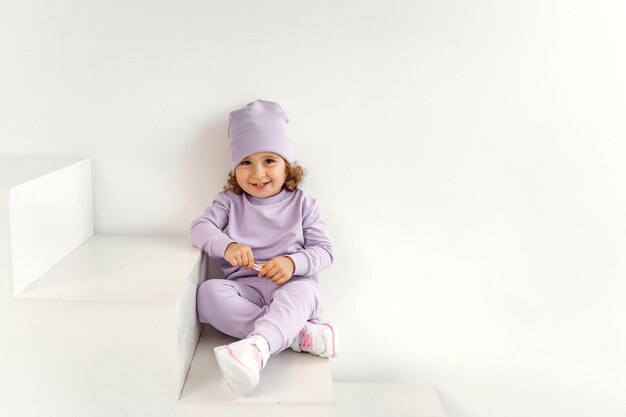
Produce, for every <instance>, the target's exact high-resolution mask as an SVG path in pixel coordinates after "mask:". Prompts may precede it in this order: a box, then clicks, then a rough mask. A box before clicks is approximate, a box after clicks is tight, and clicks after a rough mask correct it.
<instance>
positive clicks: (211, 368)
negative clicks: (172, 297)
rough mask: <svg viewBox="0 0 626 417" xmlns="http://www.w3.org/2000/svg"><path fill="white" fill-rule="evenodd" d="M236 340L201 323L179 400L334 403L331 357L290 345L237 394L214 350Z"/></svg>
mask: <svg viewBox="0 0 626 417" xmlns="http://www.w3.org/2000/svg"><path fill="white" fill-rule="evenodd" d="M236 340H237V339H235V338H233V337H230V336H227V335H225V334H223V333H221V332H219V331H217V330H215V329H214V328H213V327H212V326H210V325H206V326H204V330H203V332H202V337H201V338H200V343H199V344H198V348H197V350H196V354H195V356H194V359H193V363H192V365H191V369H190V370H189V375H188V377H187V383H186V384H185V389H184V390H183V394H182V396H181V401H182V402H185V403H205V404H225V405H228V404H263V403H275V404H278V403H281V404H319V405H322V406H328V405H333V404H334V402H335V394H334V390H333V383H332V374H331V371H330V363H329V361H330V360H329V359H327V358H321V357H319V356H314V355H310V354H308V353H298V352H294V351H293V350H291V349H287V350H284V351H282V352H280V353H279V354H277V355H274V356H272V357H271V358H270V360H269V361H268V363H267V366H266V367H265V368H264V369H263V371H262V372H261V381H260V382H259V385H258V386H257V388H256V389H255V390H254V391H253V392H251V393H250V395H248V396H246V397H237V396H236V395H235V394H234V392H233V391H232V390H231V389H230V388H229V387H228V384H227V383H226V381H225V380H224V379H223V378H222V374H221V373H220V370H219V367H218V365H217V361H216V359H215V354H214V353H213V348H214V347H215V346H220V345H224V344H228V343H231V342H234V341H236ZM322 408H324V407H322Z"/></svg>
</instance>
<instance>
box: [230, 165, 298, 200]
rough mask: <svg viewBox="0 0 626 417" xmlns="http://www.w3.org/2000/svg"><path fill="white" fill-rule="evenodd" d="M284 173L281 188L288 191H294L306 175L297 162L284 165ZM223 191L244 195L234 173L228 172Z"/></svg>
mask: <svg viewBox="0 0 626 417" xmlns="http://www.w3.org/2000/svg"><path fill="white" fill-rule="evenodd" d="M285 172H286V173H287V177H286V178H285V184H283V188H286V189H287V190H288V191H294V190H295V189H296V188H298V186H299V185H300V183H301V182H302V180H303V179H304V177H305V175H306V171H305V170H304V168H302V167H301V166H300V165H298V163H297V162H294V163H293V164H289V163H287V164H285ZM224 191H232V192H233V193H235V194H238V195H241V194H243V193H244V191H243V189H242V188H241V187H240V186H239V184H238V183H237V177H236V175H235V171H230V172H229V173H228V180H227V181H226V185H224Z"/></svg>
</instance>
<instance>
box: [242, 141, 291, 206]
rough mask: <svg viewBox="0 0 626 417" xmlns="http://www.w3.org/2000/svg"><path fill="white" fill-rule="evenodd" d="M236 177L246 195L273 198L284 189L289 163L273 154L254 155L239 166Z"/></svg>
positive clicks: (260, 153) (249, 156)
mask: <svg viewBox="0 0 626 417" xmlns="http://www.w3.org/2000/svg"><path fill="white" fill-rule="evenodd" d="M235 177H236V178H237V183H238V184H239V186H240V187H241V188H242V189H243V190H244V191H245V192H246V193H248V194H250V195H252V196H254V197H257V198H267V197H271V196H274V195H276V194H278V193H279V192H280V190H282V189H283V184H284V183H285V179H286V178H287V163H286V162H285V160H284V159H283V158H281V157H280V156H278V155H276V154H275V153H272V152H257V153H253V154H252V155H248V156H246V157H245V158H244V159H243V160H242V161H241V162H240V163H239V165H237V168H235Z"/></svg>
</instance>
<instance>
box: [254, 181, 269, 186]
mask: <svg viewBox="0 0 626 417" xmlns="http://www.w3.org/2000/svg"><path fill="white" fill-rule="evenodd" d="M269 183H270V182H269V181H267V182H260V183H258V184H254V183H253V184H252V185H254V186H255V187H265V186H266V185H267V184H269Z"/></svg>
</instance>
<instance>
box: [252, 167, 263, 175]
mask: <svg viewBox="0 0 626 417" xmlns="http://www.w3.org/2000/svg"><path fill="white" fill-rule="evenodd" d="M252 174H253V175H254V176H257V177H258V176H264V175H265V168H264V167H263V165H255V166H254V170H253V172H252Z"/></svg>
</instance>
